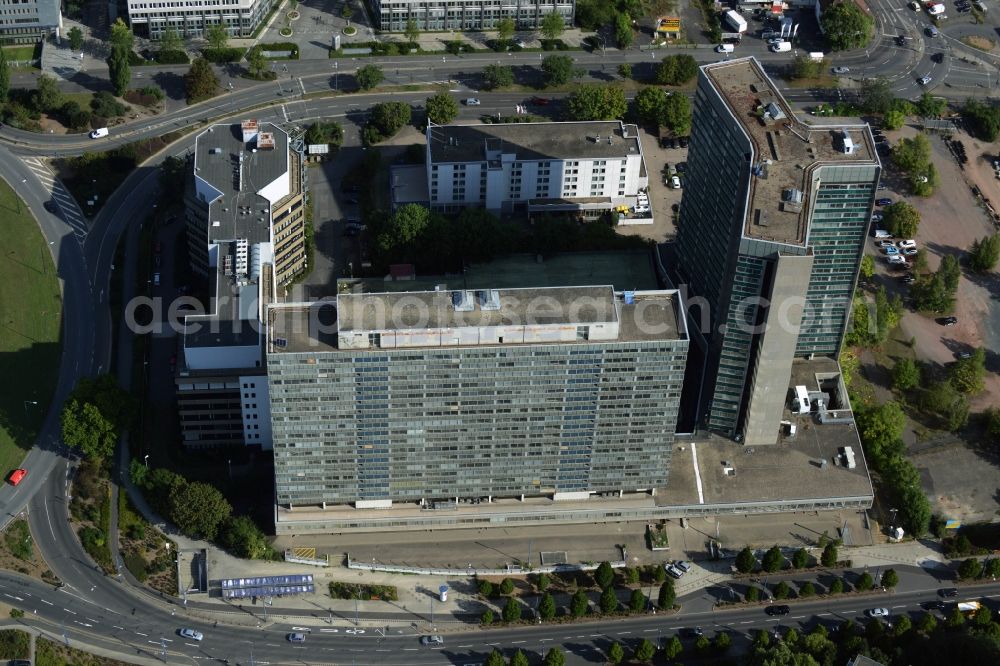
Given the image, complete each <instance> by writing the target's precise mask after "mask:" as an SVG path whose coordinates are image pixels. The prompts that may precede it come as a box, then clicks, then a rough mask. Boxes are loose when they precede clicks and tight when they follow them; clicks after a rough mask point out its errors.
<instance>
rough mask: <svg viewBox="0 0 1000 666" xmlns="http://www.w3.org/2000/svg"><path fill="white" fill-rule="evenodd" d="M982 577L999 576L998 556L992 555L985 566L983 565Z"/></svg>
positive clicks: (999, 560) (999, 561) (999, 559)
mask: <svg viewBox="0 0 1000 666" xmlns="http://www.w3.org/2000/svg"><path fill="white" fill-rule="evenodd" d="M983 577H984V578H997V577H1000V558H997V557H992V558H990V559H989V560H987V562H986V566H984V567H983Z"/></svg>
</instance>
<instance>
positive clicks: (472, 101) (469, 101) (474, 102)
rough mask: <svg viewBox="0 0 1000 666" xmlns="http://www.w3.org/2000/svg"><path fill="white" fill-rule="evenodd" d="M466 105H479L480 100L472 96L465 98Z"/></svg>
mask: <svg viewBox="0 0 1000 666" xmlns="http://www.w3.org/2000/svg"><path fill="white" fill-rule="evenodd" d="M465 105H466V106H479V100H478V99H476V98H475V97H470V98H469V99H467V100H465Z"/></svg>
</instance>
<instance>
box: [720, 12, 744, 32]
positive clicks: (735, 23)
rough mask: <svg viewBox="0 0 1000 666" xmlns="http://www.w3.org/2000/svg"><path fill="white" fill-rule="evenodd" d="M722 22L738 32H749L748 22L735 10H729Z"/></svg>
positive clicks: (723, 16)
mask: <svg viewBox="0 0 1000 666" xmlns="http://www.w3.org/2000/svg"><path fill="white" fill-rule="evenodd" d="M722 21H723V23H725V24H726V25H728V26H729V27H730V28H732V29H733V30H734V31H736V32H746V31H747V20H746V19H745V18H743V17H742V16H740V15H739V13H737V12H736V11H735V10H732V9H730V10H727V11H726V12H725V13H724V14H723V15H722Z"/></svg>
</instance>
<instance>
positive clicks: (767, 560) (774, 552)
mask: <svg viewBox="0 0 1000 666" xmlns="http://www.w3.org/2000/svg"><path fill="white" fill-rule="evenodd" d="M784 564H785V556H784V555H782V554H781V549H780V548H778V546H777V545H774V546H771V547H770V548H768V550H767V552H766V553H764V557H763V558H761V561H760V565H761V568H763V569H764V571H766V572H767V573H774V572H775V571H777V570H779V569H781V568H782V566H784Z"/></svg>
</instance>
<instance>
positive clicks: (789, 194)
mask: <svg viewBox="0 0 1000 666" xmlns="http://www.w3.org/2000/svg"><path fill="white" fill-rule="evenodd" d="M781 199H782V200H783V201H790V202H792V203H797V204H800V203H802V199H803V194H802V190H798V189H795V188H794V187H793V188H789V189H787V190H784V191H783V192H782V193H781Z"/></svg>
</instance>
